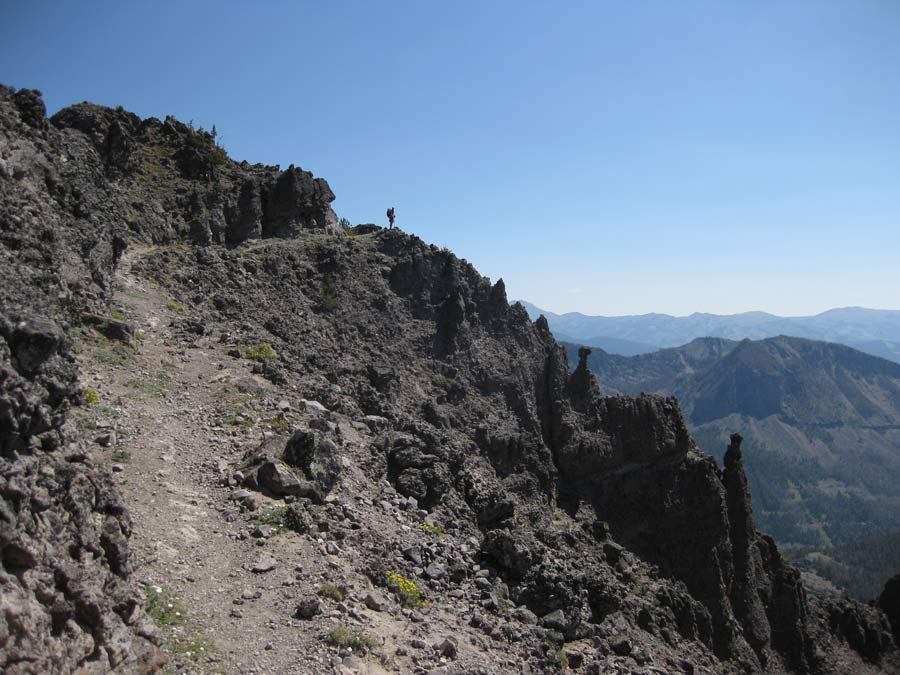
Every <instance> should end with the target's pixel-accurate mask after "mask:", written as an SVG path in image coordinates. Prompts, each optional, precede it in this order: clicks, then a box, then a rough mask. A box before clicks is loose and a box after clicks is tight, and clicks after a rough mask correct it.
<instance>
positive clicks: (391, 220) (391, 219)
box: [387, 206, 394, 230]
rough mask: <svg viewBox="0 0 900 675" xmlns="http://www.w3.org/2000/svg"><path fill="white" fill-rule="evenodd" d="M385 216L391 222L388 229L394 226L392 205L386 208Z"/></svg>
mask: <svg viewBox="0 0 900 675" xmlns="http://www.w3.org/2000/svg"><path fill="white" fill-rule="evenodd" d="M387 217H388V221H389V222H390V223H391V224H390V227H388V229H389V230H391V229H393V228H394V207H393V206H392V207H391V208H389V209H388V210H387Z"/></svg>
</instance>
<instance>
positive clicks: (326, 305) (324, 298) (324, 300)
mask: <svg viewBox="0 0 900 675" xmlns="http://www.w3.org/2000/svg"><path fill="white" fill-rule="evenodd" d="M319 309H321V310H322V311H323V312H328V313H329V314H330V313H331V312H333V311H334V310H336V309H337V296H336V295H335V292H334V276H333V275H332V274H326V275H325V276H324V277H322V293H321V295H320V296H319Z"/></svg>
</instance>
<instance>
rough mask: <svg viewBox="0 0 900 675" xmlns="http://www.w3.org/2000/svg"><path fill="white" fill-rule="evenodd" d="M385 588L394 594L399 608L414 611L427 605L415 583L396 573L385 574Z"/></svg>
mask: <svg viewBox="0 0 900 675" xmlns="http://www.w3.org/2000/svg"><path fill="white" fill-rule="evenodd" d="M387 586H388V588H389V589H391V591H392V592H393V593H394V595H395V596H396V598H397V601H398V602H399V603H400V606H401V607H406V608H408V609H414V608H416V607H422V606H423V605H425V604H427V603H428V601H427V600H426V599H425V596H424V595H423V593H422V591H421V590H419V587H418V586H416V584H415V582H413V581H410V580H409V579H407V578H406V577H404V576H403V575H401V574H399V573H397V572H388V573H387Z"/></svg>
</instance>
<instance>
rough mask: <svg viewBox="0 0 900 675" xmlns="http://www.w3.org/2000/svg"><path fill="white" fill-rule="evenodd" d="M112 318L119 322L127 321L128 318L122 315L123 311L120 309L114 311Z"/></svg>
mask: <svg viewBox="0 0 900 675" xmlns="http://www.w3.org/2000/svg"><path fill="white" fill-rule="evenodd" d="M110 316H112V318H114V319H116V320H117V321H125V319H126V316H125V315H124V314H123V313H122V311H121V310H118V309H114V310H113V311H112V314H111V315H110Z"/></svg>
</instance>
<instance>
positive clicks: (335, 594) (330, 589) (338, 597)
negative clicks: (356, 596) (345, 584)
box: [318, 583, 344, 602]
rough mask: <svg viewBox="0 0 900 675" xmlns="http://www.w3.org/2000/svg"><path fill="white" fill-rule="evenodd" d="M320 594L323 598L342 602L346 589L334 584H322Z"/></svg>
mask: <svg viewBox="0 0 900 675" xmlns="http://www.w3.org/2000/svg"><path fill="white" fill-rule="evenodd" d="M318 593H319V595H321V596H322V597H323V598H331V599H332V600H334V601H335V602H341V601H342V600H343V599H344V589H343V588H340V587H339V586H335V585H334V584H327V583H324V584H320V585H319V590H318Z"/></svg>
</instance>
